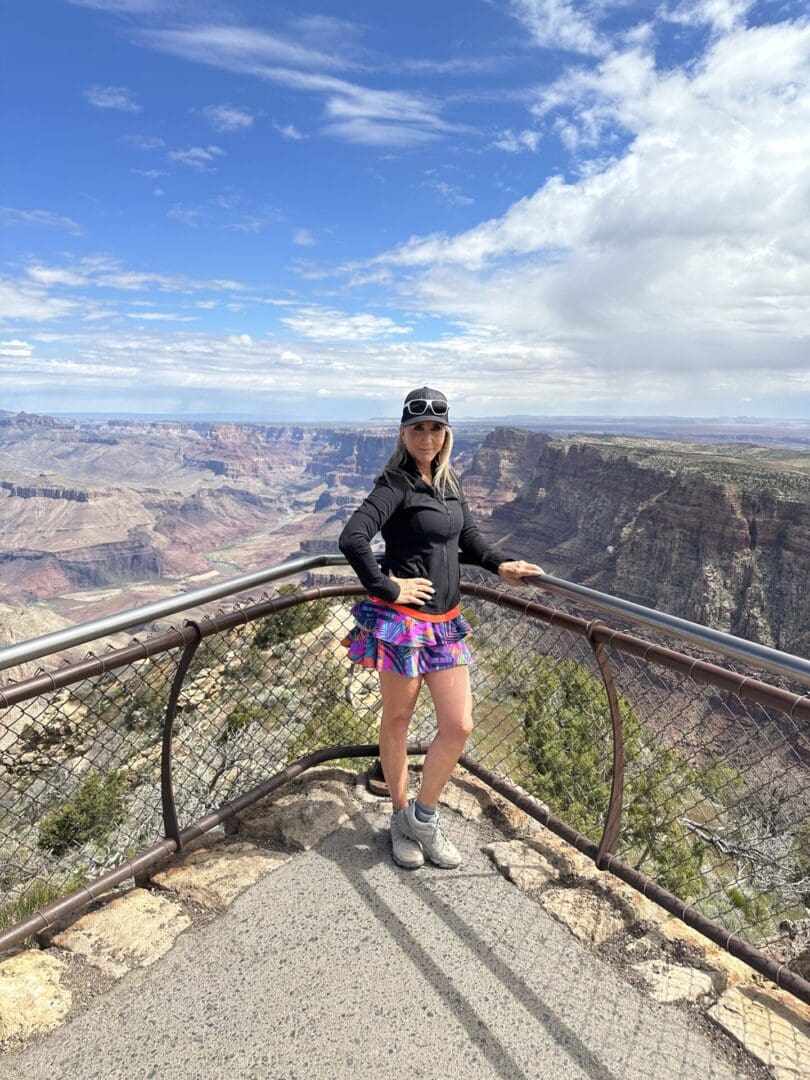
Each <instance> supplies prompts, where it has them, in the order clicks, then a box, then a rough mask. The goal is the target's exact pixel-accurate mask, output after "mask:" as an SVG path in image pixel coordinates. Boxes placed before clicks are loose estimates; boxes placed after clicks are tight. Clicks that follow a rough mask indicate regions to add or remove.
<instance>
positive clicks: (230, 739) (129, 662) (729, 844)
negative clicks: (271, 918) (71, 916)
mask: <svg viewBox="0 0 810 1080" xmlns="http://www.w3.org/2000/svg"><path fill="white" fill-rule="evenodd" d="M340 580H342V581H343V582H344V584H343V585H342V586H341V585H340V584H339V583H338V584H333V585H332V587H331V589H330V588H329V587H328V586H327V587H324V588H322V589H321V590H314V591H312V590H311V592H313V595H312V597H311V598H310V599H309V600H307V601H306V602H302V603H298V602H297V601H298V594H296V593H294V592H292V593H291V592H290V590H291V589H293V588H294V587H292V586H281V587H280V588H279V589H277V590H276V591H274V592H271V593H267V594H265V595H264V596H263V597H262V598H261V600H259V601H258V602H253V601H248V602H245V601H242V602H241V603H239V604H236V605H235V606H234V607H233V608H229V609H225V610H221V611H219V612H218V613H215V614H212V615H210V616H206V617H203V618H199V620H198V623H197V625H198V626H199V627H200V628H201V629H202V631H203V638H202V640H201V642H200V644H199V647H198V648H197V650H196V652H195V653H194V656H193V659H192V660H191V665H190V667H189V670H188V672H187V673H186V676H185V679H184V681H183V684H182V689H181V692H180V695H179V699H178V707H177V713H176V717H175V720H174V733H173V738H172V747H171V749H172V775H173V787H174V800H175V804H176V807H177V812H178V817H179V821H180V827H181V828H182V827H185V826H187V825H190V824H192V823H194V822H195V821H197V820H199V819H200V818H201V817H203V816H204V815H205V814H206V813H208V812H209V811H211V810H212V809H213V808H216V807H218V806H221V805H222V804H223V803H224V802H225V801H227V800H230V799H233V798H234V797H235V796H237V795H240V794H242V793H244V792H245V791H247V790H249V789H251V788H252V787H255V786H256V785H258V784H259V783H261V782H262V781H265V780H266V779H267V778H268V777H269V776H271V775H273V774H275V773H277V772H279V771H280V770H281V769H283V768H284V767H285V766H287V765H289V764H290V763H291V762H293V761H295V760H297V759H298V758H300V757H302V756H304V755H307V754H309V753H311V752H313V751H315V750H318V749H321V748H324V747H330V746H340V745H344V744H357V745H362V744H367V743H376V742H377V741H378V733H379V721H380V699H379V692H378V684H377V677H376V673H375V672H373V671H365V670H363V669H360V668H357V667H355V666H353V665H350V664H349V663H348V662H347V660H346V658H345V649H344V648H343V646H342V645H341V640H342V638H343V637H344V636H345V634H346V633H348V631H349V629H350V627H351V625H352V624H353V620H352V617H351V614H350V606H351V604H352V602H353V600H352V598H351V597H349V596H346V595H334V593H336V592H343V593H344V594H345V593H348V592H350V591H353V590H354V591H355V592H356V595H357V597H358V598H359V591H358V590H357V586H356V584H355V585H354V586H352V585H351V584H350V581H351V580H352V579H348V578H343V579H340ZM483 580H486V581H487V582H488V584H490V585H491V584H492V579H491V578H487V579H485V578H484V576H483V575H476V574H473V575H470V576H469V584H468V586H466V587H465V588H466V593H465V596H464V597H463V601H462V607H463V611H464V614H465V615H466V616H467V617H468V619H469V620H470V622H471V623H472V625H473V629H474V636H473V639H472V645H473V652H474V656H475V663H474V665H473V667H472V669H471V679H472V685H473V695H474V700H475V703H476V709H475V719H476V728H475V730H474V732H473V734H472V736H471V738H470V743H469V745H468V752H469V754H470V755H471V756H472V757H473V758H474V759H476V760H477V761H478V762H480V763H481V764H482V765H484V766H486V767H487V768H488V769H490V770H492V771H493V772H494V773H495V774H496V775H497V776H499V777H501V778H503V779H504V780H506V781H508V782H509V783H511V784H512V785H514V786H515V787H517V788H518V789H520V790H521V791H522V792H525V793H527V794H528V795H530V796H532V797H533V798H534V799H536V800H537V801H538V802H539V803H541V804H543V805H545V806H547V807H548V808H549V809H550V811H551V812H552V813H553V814H554V815H555V816H556V817H557V818H560V819H562V820H563V821H564V822H566V823H567V824H568V825H570V826H572V827H573V828H574V829H576V830H577V831H578V832H580V833H582V834H583V835H584V836H586V837H588V838H589V839H590V840H592V841H593V842H594V843H596V844H598V843H599V842H600V839H601V837H602V833H603V830H604V827H605V819H606V814H607V808H608V804H609V802H610V797H611V788H612V784H613V765H614V763H613V728H612V717H611V709H610V705H609V700H608V695H607V693H606V689H605V682H604V680H603V676H602V673H601V672H600V667H599V665H598V664H597V661H596V658H595V654H594V649H593V648H592V646H591V642H590V640H589V638H588V636H587V635H586V633H585V632H584V630H583V627H584V626H585V623H584V621H583V620H581V619H580V620H577V619H576V618H574V617H572V616H571V615H570V614H567V615H566V616H565V618H563V617H562V616H560V618H559V619H557V617H556V616H555V617H553V619H552V621H549V619H548V618H546V617H542V618H541V617H536V613H530V612H527V611H526V610H525V609H526V607H527V606H529V604H528V602H529V601H536V602H539V603H543V602H544V601H545V600H546V598H547V594H543V593H542V591H538V590H521V591H520V592H510V590H502V591H501V592H500V593H499V594H497V595H496V596H495V599H494V600H493V598H492V597H491V596H487V597H486V598H484V597H483V595H476V590H479V589H480V586H479V585H477V584H476V582H480V581H483ZM318 593H319V595H317V594H318ZM330 593H331V594H332V595H330ZM509 599H512V600H514V601H515V602H516V603H519V605H520V607H521V608H522V610H513V609H512V608H510V607H508V606H506V601H507V600H509ZM501 600H503V602H501ZM278 602H281V603H282V604H287V605H289V606H286V607H283V609H281V610H270V609H271V608H273V606H274V605H276V606H278ZM559 610H561V609H559ZM195 614H196V613H195ZM575 624H581V625H576V626H575ZM182 629H183V628H182V627H181V626H179V625H178V627H177V628H176V630H175V631H174V632H168V633H164V634H162V635H157V636H155V635H153V636H152V637H151V638H150V639H147V640H146V641H145V643H144V645H143V648H142V653H143V655H141V656H140V658H138V657H137V656H135V655H133V654H134V653H137V650H132V649H130V650H129V652H127V651H126V650H124V651H121V650H116V651H114V652H112V653H109V654H107V655H106V656H104V655H102V657H101V658H100V662H99V665H98V666H99V667H100V666H101V664H103V666H105V667H107V668H108V670H105V671H100V672H99V673H98V674H93V675H90V676H85V677H83V669H82V666H81V665H69V666H67V667H63V668H55V669H53V670H52V671H51V672H50V675H49V676H47V677H46V678H44V679H42V678H41V679H39V680H38V681H37V680H36V679H34V680H27V682H22V683H18V684H16V685H15V684H9V685H6V686H5V687H4V688H3V689H2V691H0V866H1V867H2V869H0V926H4V927H9V926H12V925H13V924H15V923H17V922H18V921H20V920H22V919H23V918H24V917H25V916H26V915H27V914H29V913H30V912H34V911H37V910H39V909H41V908H42V907H44V906H45V905H46V904H48V903H49V902H50V901H52V900H53V899H54V898H55V897H58V896H62V895H64V894H65V893H67V892H70V891H71V890H73V889H75V888H77V887H78V886H79V885H81V884H83V883H84V882H86V881H88V880H92V879H93V878H95V877H97V876H99V875H100V874H101V873H102V872H104V871H105V870H107V869H109V868H110V867H113V866H115V865H117V864H118V863H120V862H121V861H122V860H125V859H128V858H130V857H131V856H132V855H133V854H134V853H136V852H138V851H140V850H142V849H143V848H144V847H145V846H147V845H149V844H152V843H154V842H155V841H156V840H157V839H158V838H160V837H161V836H163V835H164V833H163V812H162V804H161V742H162V738H163V730H164V720H165V715H166V705H167V701H168V699H169V695H170V691H171V687H172V683H173V680H174V677H175V672H176V670H177V664H178V661H179V659H180V656H181V654H182V648H183V646H184V643H185V640H184V638H183V635H182ZM637 640H638V639H636V641H637ZM642 644H643V643H642ZM150 650H152V651H154V655H150V656H146V655H145V653H146V652H148V651H150ZM639 651H640V650H639V648H637V649H636V652H635V654H634V653H632V652H629V651H628V650H627V648H625V646H624V642H623V640H621V638H620V636H619V637H617V638H616V639H615V640H613V639H611V640H609V641H607V642H606V644H605V652H606V655H607V658H608V661H609V665H610V669H611V671H612V674H613V680H614V682H615V687H616V701H617V706H618V714H619V718H620V721H621V731H622V735H623V742H624V755H623V760H624V779H623V797H624V808H623V814H622V817H621V830H620V834H619V840H618V846H617V847H616V849H615V854H616V856H617V857H618V858H619V859H621V860H622V861H623V862H624V863H626V864H628V865H629V866H631V867H634V868H636V869H638V870H640V871H642V872H643V873H644V874H646V875H648V876H649V877H650V878H652V879H654V880H655V881H656V882H658V883H659V884H660V885H661V886H663V887H664V888H665V889H667V890H669V891H670V892H671V893H673V894H674V895H675V896H677V897H679V898H680V899H681V900H683V901H685V902H687V903H688V904H690V905H691V906H692V907H693V908H694V909H695V910H697V911H698V912H701V913H702V914H704V915H706V916H708V917H710V918H711V919H713V920H715V921H716V922H718V923H719V924H721V925H722V926H723V927H725V928H726V929H728V930H729V931H732V932H734V933H735V934H737V935H739V936H740V937H741V938H742V939H743V940H744V941H746V942H748V943H750V944H752V945H755V946H757V947H758V948H759V949H761V950H762V951H764V952H765V954H766V955H767V956H768V957H770V958H772V959H775V960H778V961H779V962H784V963H792V964H794V965H795V964H796V963H797V962H798V961H800V960H801V956H802V954H803V953H804V954H806V952H807V948H808V945H810V783H809V782H808V780H809V779H810V777H808V772H810V739H808V730H809V729H810V725H808V721H807V719H806V717H807V714H808V706H810V701H808V699H805V700H804V701H803V702H801V701H800V702H797V700H796V698H793V699H792V701H793V713H792V714H791V710H790V709H789V708H787V707H786V705H785V702H786V701H787V699H788V698H789V697H790V696H789V695H786V694H784V693H783V695H782V697H781V698H780V697H779V691H778V690H775V691H774V696H773V698H772V699H770V698H769V699H768V701H769V703H768V704H763V703H761V700H760V701H755V700H752V699H751V698H750V697H749V696H747V693H746V692H745V688H740V687H737V690H738V691H739V692H737V691H735V690H734V689H729V688H728V686H726V685H723V683H722V680H720V682H719V683H717V682H715V683H712V682H707V681H706V672H705V671H703V669H702V668H699V667H695V666H694V665H691V664H690V663H686V665H685V666H684V665H683V664H682V668H683V670H673V669H671V668H670V667H667V666H666V665H665V664H663V663H662V662H659V657H658V656H657V654H655V650H653V651H652V652H651V654H650V656H649V657H648V658H646V659H644V658H642V655H639ZM641 652H642V653H643V650H641ZM673 655H674V654H673ZM681 655H683V654H681ZM122 658H123V662H120V661H122ZM91 659H92V658H91ZM686 660H687V661H688V660H689V658H686ZM86 667H87V665H85V668H86ZM690 672H691V673H690ZM753 678H754V677H753V676H750V678H749V682H751V681H752V679H753ZM765 696H766V697H767V695H765ZM759 697H760V699H762V693H761V692H760V693H759ZM433 731H434V718H433V712H432V708H431V706H430V701H429V698H428V696H427V695H426V694H425V693H423V694H422V696H420V701H419V704H418V707H417V711H416V715H415V717H414V724H413V726H412V729H411V738H412V740H413V741H419V742H422V741H429V740H430V738H431V737H432V735H433ZM355 761H356V759H355ZM796 970H798V969H796ZM804 977H805V978H806V977H807V976H806V974H805V975H804Z"/></svg>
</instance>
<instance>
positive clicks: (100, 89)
mask: <svg viewBox="0 0 810 1080" xmlns="http://www.w3.org/2000/svg"><path fill="white" fill-rule="evenodd" d="M84 96H85V98H86V99H87V101H89V102H90V104H91V105H95V106H96V108H97V109H118V110H119V111H121V112H140V111H141V107H140V105H138V103H137V102H135V101H133V100H132V93H131V91H130V90H128V89H127V88H126V87H125V86H88V88H87V89H86V90H85V91H84Z"/></svg>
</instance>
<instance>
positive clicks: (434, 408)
mask: <svg viewBox="0 0 810 1080" xmlns="http://www.w3.org/2000/svg"><path fill="white" fill-rule="evenodd" d="M424 420H431V421H434V422H435V423H437V424H444V425H445V427H450V407H449V405H448V404H447V398H446V397H445V396H444V394H443V393H442V392H441V390H431V388H430V387H429V386H420V387H419V389H418V390H411V392H410V394H408V396H407V397H406V398H405V403H404V404H403V406H402V419H401V420H400V426H402V427H410V426H411V425H412V424H421V423H422V422H423V421H424Z"/></svg>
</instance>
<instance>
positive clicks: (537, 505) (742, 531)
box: [466, 429, 810, 655]
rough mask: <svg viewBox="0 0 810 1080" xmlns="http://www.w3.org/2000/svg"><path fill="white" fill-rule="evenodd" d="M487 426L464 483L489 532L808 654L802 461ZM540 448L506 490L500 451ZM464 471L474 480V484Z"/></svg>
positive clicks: (651, 603)
mask: <svg viewBox="0 0 810 1080" xmlns="http://www.w3.org/2000/svg"><path fill="white" fill-rule="evenodd" d="M536 440H537V436H536V435H532V434H530V433H523V432H516V431H514V430H511V429H496V430H495V431H493V432H492V433H491V434H490V435H489V436H488V437H487V439H486V440H485V442H484V444H483V446H482V448H481V451H479V453H478V454H477V455H476V456H475V459H474V461H473V464H472V466H471V469H470V472H469V474H468V476H467V479H466V484H467V486H468V487H475V489H476V490H478V491H484V492H485V493H486V498H487V499H488V500H489V501H490V503H491V504H492V505H493V507H494V508H493V511H492V514H491V516H490V517H489V518H488V519H487V520H486V522H485V523H484V530H485V532H486V533H487V535H488V536H489V537H490V539H492V540H497V541H500V542H501V543H502V547H503V549H504V550H507V551H510V552H515V553H517V554H520V555H521V556H523V557H526V558H530V559H532V560H535V561H538V562H540V563H541V564H542V565H543V566H544V567H545V568H546V569H547V570H548V571H549V572H551V573H554V574H555V575H557V576H559V577H563V578H566V579H568V580H571V581H576V582H579V583H581V584H584V585H590V586H592V587H593V588H597V589H600V590H602V591H603V592H609V593H615V594H616V595H617V596H622V597H625V598H626V599H628V600H633V601H635V602H636V603H640V604H644V605H646V606H648V607H657V608H660V609H661V610H663V611H668V612H671V613H672V614H674V615H679V616H681V617H684V618H689V619H693V620H696V621H698V622H702V623H705V624H707V625H710V626H714V627H716V628H717V629H721V630H727V631H729V632H731V633H734V634H738V635H741V636H743V637H747V638H750V639H753V640H756V641H761V642H763V643H765V644H769V645H774V646H776V647H778V648H781V649H785V650H787V651H791V652H798V653H800V654H803V655H808V654H810V613H809V610H808V604H807V595H808V589H809V588H810V460H808V456H807V455H806V454H803V455H802V454H796V455H792V454H787V455H785V454H782V453H778V454H777V453H774V452H773V451H765V450H762V449H761V448H760V447H756V446H748V447H743V446H735V447H733V449H732V448H724V447H718V446H717V445H712V446H707V447H700V446H691V445H689V444H668V443H660V442H651V441H647V440H637V439H604V438H598V437H587V436H583V437H577V438H573V439H560V438H555V439H547V440H545V441H544V442H543V443H542V444H538V443H537V441H536ZM516 443H518V444H520V443H522V444H523V446H524V447H525V450H526V452H527V453H531V454H533V455H535V460H534V463H533V467H532V468H531V470H530V471H529V472H528V474H527V475H526V478H525V479H524V482H523V483H522V484H521V485H520V487H519V490H518V492H517V494H516V495H514V497H510V496H511V492H512V490H513V488H514V478H513V477H511V476H509V475H508V472H507V475H506V476H505V477H504V472H503V470H502V469H500V465H499V462H500V458H501V456H503V459H504V460H505V461H506V462H511V461H512V460H514V459H515V458H516V457H520V450H519V449H516V445H515V444H516ZM471 481H472V483H471Z"/></svg>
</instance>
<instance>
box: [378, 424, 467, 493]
mask: <svg viewBox="0 0 810 1080" xmlns="http://www.w3.org/2000/svg"><path fill="white" fill-rule="evenodd" d="M452 452H453V430H452V428H449V427H448V428H445V431H444V442H443V443H442V448H441V450H440V451H439V452H438V454H437V455H436V457H435V458H434V461H435V462H436V471H435V472H434V474H433V487H434V489H435V490H436V492H437V493H438V495H439V496H440V497H441V498H442V499H444V498H446V497H447V493H448V491H449V492H452V494H454V495H460V494H461V486H460V484H459V482H458V478H457V477H456V474H455V472H454V471H453V468H452V466H451V464H450V455H451V454H452ZM408 456H409V455H408V451H407V449H406V447H405V440H404V439H403V438H402V428H400V429H399V434H398V436H397V445H396V449H395V450H394V452H393V454H392V455H391V457H390V458H389V459H388V461H387V462H386V464H385V468H384V469H383V472H395V473H400V474H402V473H404V472H405V465H406V463H407V461H408Z"/></svg>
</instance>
